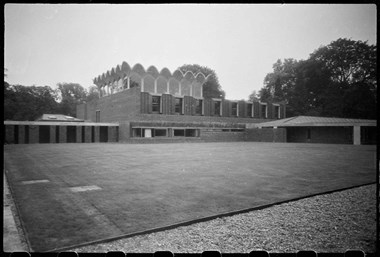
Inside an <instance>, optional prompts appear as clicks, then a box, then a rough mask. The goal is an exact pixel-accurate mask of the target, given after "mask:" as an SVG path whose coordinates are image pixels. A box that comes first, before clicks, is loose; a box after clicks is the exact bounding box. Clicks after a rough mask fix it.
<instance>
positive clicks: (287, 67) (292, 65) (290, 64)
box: [262, 58, 298, 102]
mask: <svg viewBox="0 0 380 257" xmlns="http://www.w3.org/2000/svg"><path fill="white" fill-rule="evenodd" d="M297 64H298V63H297V61H296V60H294V59H291V58H289V59H285V60H284V62H282V61H281V60H280V59H278V60H277V62H276V63H275V64H273V72H271V73H268V74H267V75H266V76H265V78H264V87H265V88H266V89H267V90H266V91H265V92H264V91H263V92H262V93H263V95H262V97H264V98H266V99H262V100H266V101H275V102H279V101H284V100H286V99H287V98H288V95H289V92H290V91H292V90H293V88H294V85H295V72H296V69H297ZM264 93H265V94H264Z"/></svg>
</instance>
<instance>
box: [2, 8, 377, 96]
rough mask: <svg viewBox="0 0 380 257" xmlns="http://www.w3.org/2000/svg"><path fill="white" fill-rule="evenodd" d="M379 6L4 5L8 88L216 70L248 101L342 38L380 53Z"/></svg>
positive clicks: (86, 83)
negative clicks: (286, 69) (109, 75)
mask: <svg viewBox="0 0 380 257" xmlns="http://www.w3.org/2000/svg"><path fill="white" fill-rule="evenodd" d="M376 15H377V14H376V5H375V4H356V5H349V4H339V5H338V4H323V5H310V4H309V5H292V4H284V5H280V4H271V5H268V4H265V5H264V4H261V5H257V4H240V5H237V4H236V5H235V4H234V5H231V4H223V5H220V4H218V5H217V4H162V5H152V4H136V5H131V4H126V5H119V4H101V5H100V4H99V5H97V4H93V5H90V4H75V5H67V4H65V5H63V4H61V5H58V4H7V5H5V9H4V17H5V37H4V44H5V48H4V56H5V57H4V66H5V68H7V69H8V71H7V72H6V74H7V78H6V79H5V80H6V81H7V82H8V83H10V84H21V85H24V86H32V85H37V86H44V85H48V86H50V87H52V88H56V84H57V83H63V82H67V83H69V82H70V83H71V82H72V83H79V84H81V85H82V86H83V87H85V88H88V87H89V86H91V85H93V82H92V80H93V78H95V77H96V76H98V75H101V74H102V73H103V72H106V71H107V70H110V69H112V68H113V67H116V66H117V65H118V64H120V65H121V64H122V62H123V61H126V62H127V63H128V64H129V65H130V66H131V67H132V66H133V65H135V64H136V63H141V64H142V65H143V66H144V68H145V69H147V68H148V67H149V66H150V65H154V66H156V67H157V69H158V70H159V71H160V70H161V69H162V68H164V67H167V68H169V70H170V71H171V72H173V71H174V70H175V69H176V68H178V67H179V66H181V65H183V64H199V65H202V66H207V67H209V68H211V69H213V70H215V72H216V74H217V75H218V78H219V82H220V84H221V86H222V89H223V90H224V91H225V92H226V98H227V99H231V100H240V99H248V95H249V94H250V93H251V92H252V91H253V90H256V91H259V90H260V88H262V86H263V81H264V77H265V75H266V74H267V73H269V72H271V71H272V66H273V64H274V63H275V62H276V61H277V59H284V58H294V59H297V60H301V59H307V58H308V56H309V54H310V53H312V52H313V51H314V50H316V49H317V48H318V47H319V46H322V45H328V44H329V43H330V42H332V41H334V40H336V39H338V38H351V39H353V40H362V41H366V40H368V43H369V44H376V30H377V27H376V18H377V16H376Z"/></svg>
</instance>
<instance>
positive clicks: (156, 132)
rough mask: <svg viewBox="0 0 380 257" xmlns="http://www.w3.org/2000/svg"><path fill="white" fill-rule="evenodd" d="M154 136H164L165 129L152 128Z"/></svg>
mask: <svg viewBox="0 0 380 257" xmlns="http://www.w3.org/2000/svg"><path fill="white" fill-rule="evenodd" d="M153 135H154V136H155V137H166V129H154V134H153Z"/></svg>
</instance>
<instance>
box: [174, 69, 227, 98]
mask: <svg viewBox="0 0 380 257" xmlns="http://www.w3.org/2000/svg"><path fill="white" fill-rule="evenodd" d="M178 69H179V70H181V71H182V72H183V73H186V72H187V71H191V72H193V73H194V74H196V73H198V72H202V73H203V74H204V75H205V76H208V75H210V76H209V77H208V78H207V81H206V82H205V83H204V84H203V97H205V98H223V99H224V98H225V96H226V93H225V92H224V91H223V90H222V86H221V85H220V84H219V80H218V76H217V75H216V73H215V71H214V70H212V69H210V68H208V67H205V66H200V65H198V64H184V65H182V66H181V67H179V68H178Z"/></svg>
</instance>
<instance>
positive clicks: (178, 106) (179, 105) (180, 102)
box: [175, 98, 183, 114]
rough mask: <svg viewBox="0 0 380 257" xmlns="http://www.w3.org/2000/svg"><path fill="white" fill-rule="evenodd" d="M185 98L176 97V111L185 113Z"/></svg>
mask: <svg viewBox="0 0 380 257" xmlns="http://www.w3.org/2000/svg"><path fill="white" fill-rule="evenodd" d="M182 105H183V99H182V98H176V99H175V113H178V114H183V111H182V110H183V108H182Z"/></svg>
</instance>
